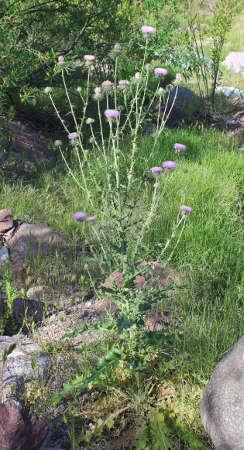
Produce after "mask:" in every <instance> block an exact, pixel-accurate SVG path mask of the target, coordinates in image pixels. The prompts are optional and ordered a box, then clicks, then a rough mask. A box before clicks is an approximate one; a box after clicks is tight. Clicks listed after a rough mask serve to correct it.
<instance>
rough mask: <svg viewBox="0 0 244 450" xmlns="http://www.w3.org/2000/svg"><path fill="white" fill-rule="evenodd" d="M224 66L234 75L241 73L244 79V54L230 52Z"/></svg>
mask: <svg viewBox="0 0 244 450" xmlns="http://www.w3.org/2000/svg"><path fill="white" fill-rule="evenodd" d="M223 65H224V66H225V67H226V69H228V70H229V71H230V72H232V73H237V74H238V73H239V74H241V75H242V76H243V78H244V52H230V53H229V55H228V56H227V57H226V58H225V60H224V61H223Z"/></svg>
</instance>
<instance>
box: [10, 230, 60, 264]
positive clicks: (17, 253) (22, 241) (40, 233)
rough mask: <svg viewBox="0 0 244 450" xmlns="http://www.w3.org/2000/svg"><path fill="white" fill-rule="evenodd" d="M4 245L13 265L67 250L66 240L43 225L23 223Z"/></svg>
mask: <svg viewBox="0 0 244 450" xmlns="http://www.w3.org/2000/svg"><path fill="white" fill-rule="evenodd" d="M6 245H7V247H8V249H9V251H10V257H11V260H12V262H13V264H22V263H23V262H25V260H26V259H27V258H29V257H35V256H37V255H39V254H42V255H44V254H45V255H51V254H52V255H53V254H54V253H55V252H56V251H57V250H60V249H61V248H62V249H63V248H64V247H65V248H67V240H66V238H65V236H64V235H62V234H61V233H58V232H56V231H53V230H52V229H51V228H48V227H45V226H44V225H36V224H29V223H23V224H22V225H20V227H19V228H18V230H17V231H16V233H15V234H14V235H13V237H11V238H10V239H8V240H7V242H6Z"/></svg>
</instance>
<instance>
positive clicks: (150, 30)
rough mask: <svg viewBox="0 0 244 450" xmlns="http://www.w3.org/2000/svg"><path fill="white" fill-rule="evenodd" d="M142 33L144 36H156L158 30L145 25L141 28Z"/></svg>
mask: <svg viewBox="0 0 244 450" xmlns="http://www.w3.org/2000/svg"><path fill="white" fill-rule="evenodd" d="M141 32H142V33H143V34H155V33H156V28H153V27H148V26H147V25H143V27H141Z"/></svg>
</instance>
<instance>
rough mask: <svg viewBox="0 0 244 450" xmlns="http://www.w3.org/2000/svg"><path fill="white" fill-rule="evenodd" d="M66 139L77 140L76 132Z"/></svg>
mask: <svg viewBox="0 0 244 450" xmlns="http://www.w3.org/2000/svg"><path fill="white" fill-rule="evenodd" d="M68 138H69V139H70V140H72V139H77V138H78V133H76V131H74V132H73V133H70V134H68Z"/></svg>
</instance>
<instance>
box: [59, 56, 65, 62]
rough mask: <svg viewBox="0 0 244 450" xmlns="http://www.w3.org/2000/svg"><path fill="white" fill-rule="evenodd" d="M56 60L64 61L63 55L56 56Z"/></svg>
mask: <svg viewBox="0 0 244 450" xmlns="http://www.w3.org/2000/svg"><path fill="white" fill-rule="evenodd" d="M58 62H59V63H60V62H64V57H63V56H62V55H61V56H59V57H58Z"/></svg>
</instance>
